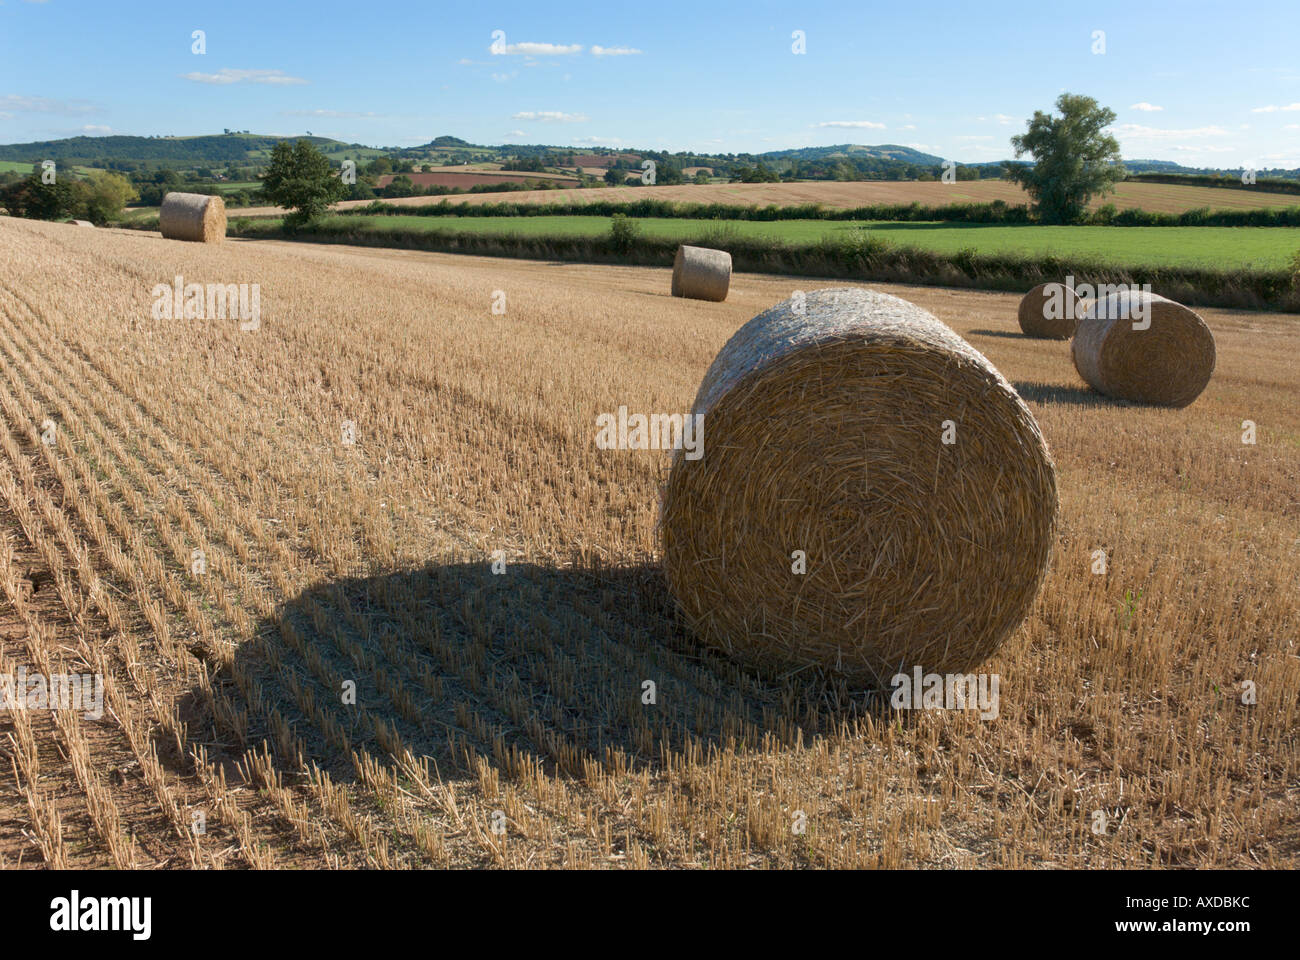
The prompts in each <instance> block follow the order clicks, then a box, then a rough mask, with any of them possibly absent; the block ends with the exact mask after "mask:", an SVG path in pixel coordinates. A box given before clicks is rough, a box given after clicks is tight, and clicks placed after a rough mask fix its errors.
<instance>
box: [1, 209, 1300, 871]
mask: <svg viewBox="0 0 1300 960" xmlns="http://www.w3.org/2000/svg"><path fill="white" fill-rule="evenodd" d="M629 192H631V191H629ZM512 199H513V197H512ZM177 274H181V275H183V276H184V278H185V281H186V282H198V283H209V282H211V283H223V284H227V283H235V284H238V283H250V284H251V283H257V284H260V288H261V324H260V328H259V329H257V330H255V331H241V330H240V329H239V323H238V321H237V320H235V319H227V320H201V321H200V320H186V321H178V320H170V321H169V320H155V319H153V317H152V316H151V307H152V303H153V297H152V294H151V291H152V289H153V287H154V285H155V284H158V283H167V284H170V283H171V281H172V279H173V278H174V277H175V276H176V275H177ZM826 285H831V284H823V283H818V282H816V281H813V280H801V279H794V278H780V277H770V276H755V275H738V276H736V277H735V278H733V285H732V293H731V295H730V296H729V298H728V300H727V302H726V303H723V304H710V303H703V302H693V301H683V300H675V299H672V298H670V297H669V296H668V295H667V292H668V271H667V270H662V269H652V268H630V267H628V268H622V267H595V266H585V265H570V264H550V263H536V262H523V261H514V260H493V259H488V258H474V257H455V256H448V255H438V254H428V253H421V252H408V251H392V250H374V249H356V248H347V247H337V246H331V247H320V246H313V245H307V244H301V245H298V244H281V243H272V242H241V241H229V242H227V243H225V244H222V245H220V246H215V247H205V246H201V245H197V244H184V243H177V242H169V241H164V240H162V239H161V238H159V237H157V236H156V235H151V234H145V233H135V232H130V231H111V230H94V231H89V230H76V229H73V228H71V227H65V226H62V225H55V224H39V223H34V222H29V221H16V220H11V219H0V286H2V288H3V289H0V409H2V410H3V411H4V416H5V421H6V426H7V429H6V430H5V431H3V432H2V433H0V445H2V446H3V450H0V530H2V531H3V533H2V534H0V537H2V538H3V539H2V540H0V595H2V596H3V600H4V603H3V615H2V616H0V674H14V673H15V672H16V671H17V670H18V669H19V668H20V667H22V666H26V667H27V668H28V670H29V671H30V672H40V673H44V674H46V675H48V674H51V673H101V674H102V675H103V676H104V678H105V684H106V696H105V707H106V709H105V712H104V715H103V718H102V719H100V720H91V719H86V718H84V717H82V716H81V715H80V714H78V713H69V712H56V713H49V712H35V711H32V712H29V711H14V712H10V713H8V714H0V754H2V755H0V863H3V865H5V866H15V865H22V866H34V865H39V864H50V865H59V866H62V865H68V866H96V867H113V866H117V867H130V866H137V867H191V866H199V867H232V868H239V867H294V866H299V867H302V866H313V867H323V866H333V867H364V866H376V867H388V866H392V867H419V866H506V867H543V866H561V865H568V866H597V867H613V866H625V867H644V866H653V867H695V866H714V867H749V866H771V867H781V866H826V867H850V866H851V867H863V866H881V867H892V866H915V867H974V866H980V867H993V866H1036V867H1037V866H1041V867H1083V866H1087V867H1103V866H1124V867H1149V866H1174V867H1208V866H1231V867H1284V866H1294V865H1295V863H1296V861H1297V851H1298V849H1300V814H1297V806H1296V801H1297V794H1298V793H1300V787H1298V786H1297V783H1298V780H1300V777H1298V776H1297V774H1298V772H1300V765H1298V764H1297V747H1298V745H1300V742H1298V735H1297V729H1296V724H1297V719H1300V647H1298V646H1297V636H1298V635H1300V630H1298V628H1300V592H1297V589H1296V585H1297V575H1298V574H1300V428H1298V427H1297V426H1296V425H1297V423H1298V422H1300V391H1298V390H1297V389H1296V387H1297V378H1298V376H1300V374H1297V372H1296V369H1295V364H1294V361H1293V359H1292V358H1293V357H1294V355H1295V354H1296V352H1297V351H1298V350H1300V328H1297V325H1296V322H1295V319H1294V318H1293V317H1287V316H1279V315H1268V314H1259V313H1246V312H1235V311H1224V310H1204V311H1202V313H1203V315H1204V316H1205V317H1206V319H1207V321H1208V322H1209V324H1210V326H1211V328H1212V329H1213V331H1214V333H1215V336H1216V338H1217V341H1218V349H1219V360H1218V370H1217V372H1216V374H1215V377H1214V379H1213V380H1212V381H1211V383H1210V386H1209V387H1208V389H1207V390H1206V392H1205V394H1204V395H1203V396H1202V397H1201V398H1200V399H1199V400H1198V401H1197V402H1196V403H1195V404H1194V405H1193V406H1191V407H1190V408H1187V409H1185V410H1182V411H1169V410H1156V409H1146V408H1136V407H1130V406H1125V405H1121V404H1116V403H1112V402H1110V401H1107V400H1105V399H1103V398H1099V397H1097V396H1096V395H1094V394H1092V393H1090V392H1089V391H1088V390H1087V389H1086V388H1085V387H1084V386H1083V385H1082V383H1081V382H1080V381H1079V380H1078V379H1077V377H1076V375H1075V373H1074V370H1073V367H1072V366H1071V364H1070V361H1069V357H1068V345H1066V344H1062V343H1053V342H1034V341H1028V340H1025V339H1023V338H1021V337H1020V336H1019V334H1018V329H1017V327H1016V323H1015V305H1016V302H1017V298H1016V297H1015V296H1013V295H1005V294H989V293H982V292H976V291H955V290H943V289H933V288H920V287H896V286H889V285H873V286H875V287H876V288H878V289H882V290H885V291H886V292H890V293H895V294H897V295H900V296H902V297H904V298H906V299H909V300H912V301H914V302H916V303H918V304H920V305H921V306H923V307H925V308H926V309H928V310H930V311H931V312H933V313H935V314H936V315H937V316H938V317H939V318H940V319H941V320H943V321H944V322H946V323H948V324H949V325H950V326H952V327H953V328H954V329H955V330H956V331H957V332H958V333H959V334H961V335H962V336H964V337H966V338H967V339H968V340H969V341H970V342H971V343H972V344H973V345H974V346H975V347H976V348H977V349H979V350H981V351H982V352H984V353H985V354H986V355H987V356H988V357H989V358H990V359H991V360H992V361H993V362H994V363H995V364H996V365H997V366H998V367H999V369H1001V370H1002V372H1003V373H1004V374H1005V375H1006V376H1007V377H1008V379H1010V380H1011V381H1012V382H1013V383H1015V384H1016V385H1017V388H1018V389H1019V390H1020V391H1021V394H1022V396H1024V397H1025V399H1026V400H1027V401H1028V403H1029V404H1030V406H1031V408H1032V409H1033V411H1034V413H1035V415H1036V416H1037V417H1038V419H1039V423H1040V425H1041V427H1042V430H1043V433H1044V435H1045V437H1046V439H1047V441H1048V443H1049V444H1050V446H1051V449H1052V452H1053V455H1054V456H1055V459H1056V463H1057V467H1058V471H1059V477H1058V482H1059V487H1060V491H1061V519H1060V525H1059V536H1058V542H1057V544H1056V549H1055V552H1054V557H1053V564H1052V570H1051V573H1050V574H1049V577H1048V579H1047V582H1046V585H1045V587H1044V589H1043V592H1042V594H1041V596H1040V597H1039V599H1038V601H1037V603H1036V605H1035V607H1034V609H1033V612H1032V614H1031V616H1030V618H1029V619H1028V621H1027V622H1026V623H1025V625H1024V626H1023V627H1022V628H1021V629H1020V630H1019V631H1018V632H1017V633H1016V634H1015V635H1014V636H1013V638H1012V639H1011V640H1010V641H1009V642H1008V643H1007V645H1006V646H1004V647H1003V648H1002V650H1001V651H1000V652H999V654H998V655H997V656H996V657H995V658H994V660H992V661H990V662H989V663H988V664H986V665H985V666H984V667H983V668H981V669H983V670H984V671H987V672H989V673H996V674H998V675H999V676H1000V678H1001V695H1000V711H999V716H998V717H997V719H996V720H990V721H982V720H980V719H979V718H978V717H977V716H975V715H972V714H970V713H965V712H959V711H937V712H925V713H921V712H915V713H911V714H900V713H891V712H890V711H888V710H887V709H886V708H885V707H884V706H883V705H882V704H881V702H880V701H879V700H870V701H868V700H866V699H865V698H863V697H862V696H861V695H859V694H857V693H856V692H855V691H845V690H842V689H839V688H837V687H836V686H834V685H833V684H831V685H826V684H822V683H820V682H818V681H817V680H816V679H815V678H809V677H806V676H801V677H800V678H799V679H797V680H786V681H778V680H770V679H763V678H760V677H756V676H753V675H750V674H747V673H745V672H743V671H740V670H738V669H737V668H735V667H734V666H733V665H732V664H730V663H729V662H727V661H726V660H725V659H723V658H721V657H718V656H715V655H712V654H709V653H707V652H703V651H700V650H698V649H696V648H695V647H694V646H693V645H692V643H691V641H690V638H689V636H687V635H685V634H684V633H683V631H682V630H681V628H680V627H679V626H678V624H677V623H676V621H675V618H674V615H673V610H672V603H671V600H670V598H669V597H668V596H667V594H666V591H665V587H664V584H663V580H662V576H661V573H660V571H659V568H658V565H657V563H658V555H657V545H656V533H655V521H656V513H657V504H658V497H659V491H660V487H661V485H662V483H663V481H664V479H665V476H666V467H667V463H668V455H667V454H664V453H660V452H654V451H618V450H601V449H598V448H597V446H596V444H595V442H594V441H595V433H596V429H595V424H596V417H597V415H598V414H600V413H604V412H612V411H615V410H617V409H618V407H619V406H620V405H626V406H627V407H628V408H629V409H630V410H634V411H635V410H643V411H663V412H673V411H681V412H685V411H687V410H689V407H690V404H691V401H692V399H693V397H694V393H695V388H696V386H697V385H698V383H699V380H700V377H701V376H702V374H703V373H704V371H705V369H706V368H707V366H708V364H709V362H710V361H711V359H712V358H713V356H714V354H715V353H716V351H717V350H718V348H719V347H720V346H721V345H722V344H723V343H724V342H725V341H726V339H727V338H728V337H729V336H730V335H731V333H733V332H734V331H735V329H736V328H738V327H739V326H740V325H741V324H742V323H743V322H744V321H745V320H747V319H749V318H750V317H751V316H753V315H754V314H756V313H758V312H759V311H760V310H762V309H765V308H766V307H768V306H770V305H772V304H774V303H776V302H778V301H780V300H783V299H785V298H787V297H788V296H790V295H791V293H792V291H793V290H795V289H813V288H815V287H817V286H826ZM498 292H504V294H505V312H504V313H503V314H500V313H494V312H493V310H492V306H493V304H494V303H500V300H501V298H500V296H499V294H498ZM1244 420H1250V421H1253V422H1254V423H1255V424H1256V429H1257V442H1256V443H1255V444H1253V445H1249V444H1243V442H1242V433H1243V426H1242V421H1244ZM345 421H346V422H349V423H351V424H352V425H353V431H354V432H353V435H354V438H355V443H344V442H343V440H344V436H345V430H346V427H345ZM51 422H52V424H53V426H54V429H53V430H50V429H49V423H51ZM707 436H708V434H707V424H706V431H705V449H706V450H707V449H708V446H707V445H708V441H707ZM47 441H48V442H47ZM706 455H707V454H706ZM196 550H197V551H200V552H201V553H200V554H199V556H201V558H202V560H203V563H202V564H201V565H200V567H197V568H196V565H195V558H196V554H195V552H194V551H196ZM1097 550H1105V551H1106V555H1107V569H1106V572H1105V573H1100V574H1099V573H1094V572H1093V571H1094V569H1095V567H1096V555H1095V551H1097ZM498 551H501V553H497V552H498ZM494 555H495V558H496V559H497V560H498V561H500V560H504V561H505V572H504V573H500V574H496V573H493V570H492V567H493V559H494ZM196 571H197V572H196ZM645 680H653V681H654V682H655V684H656V688H657V702H656V703H655V704H652V705H647V704H644V703H643V702H642V691H643V687H642V684H643V682H644V681H645ZM1245 681H1249V682H1250V683H1249V684H1247V685H1245V686H1243V684H1244V682H1245ZM1247 688H1251V689H1253V690H1254V691H1255V696H1254V700H1255V702H1254V703H1243V702H1242V701H1243V692H1244V690H1245V689H1247ZM352 690H354V691H355V696H354V697H352V696H350V695H349V693H350V691H352ZM349 701H354V702H349ZM1099 812H1100V819H1099ZM199 822H201V823H202V824H203V830H202V832H198V831H196V830H195V824H196V823H199ZM1098 824H1100V825H1101V826H1102V829H1100V830H1099V829H1098Z"/></svg>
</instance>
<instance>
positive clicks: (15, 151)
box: [0, 133, 382, 167]
mask: <svg viewBox="0 0 1300 960" xmlns="http://www.w3.org/2000/svg"><path fill="white" fill-rule="evenodd" d="M283 139H285V138H284V137H272V136H265V135H262V134H247V133H228V134H218V135H213V136H203V137H125V136H111V137H70V138H68V139H66V140H38V141H35V142H33V143H11V144H7V145H0V160H14V161H21V162H27V163H35V162H37V161H40V160H56V161H60V162H62V163H65V164H82V165H85V166H89V165H91V164H93V163H94V162H95V161H101V162H102V163H104V164H106V165H109V164H112V163H114V162H125V163H134V164H140V165H145V166H150V167H158V166H169V167H193V166H205V167H213V166H217V167H220V166H227V165H231V164H246V163H256V162H258V161H259V160H262V159H264V158H265V157H266V156H267V155H268V154H269V153H270V150H271V148H272V147H274V146H275V144H276V143H277V142H278V141H280V140H283ZM294 139H297V138H296V137H295V138H294ZM303 139H306V140H310V141H311V142H312V143H314V144H316V145H317V146H318V147H320V148H321V149H322V150H324V151H325V152H326V153H335V152H338V151H342V150H347V149H349V148H350V147H353V148H355V147H360V144H346V143H341V142H339V141H338V140H331V139H329V138H328V137H309V136H306V135H305V134H304V135H303ZM368 152H369V153H379V152H382V151H377V150H370V151H368Z"/></svg>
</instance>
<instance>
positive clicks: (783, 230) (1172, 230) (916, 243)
mask: <svg viewBox="0 0 1300 960" xmlns="http://www.w3.org/2000/svg"><path fill="white" fill-rule="evenodd" d="M337 220H346V221H348V222H349V224H350V225H352V226H354V228H355V229H356V230H358V231H359V232H360V231H364V232H385V231H400V232H423V231H446V232H450V233H459V232H476V233H485V234H502V233H516V234H522V235H526V236H554V237H580V236H588V237H591V236H600V235H602V234H605V233H607V232H608V231H609V225H610V218H609V217H578V216H575V217H563V216H560V217H422V216H348V217H339V218H337ZM258 222H259V223H265V224H266V225H267V229H275V228H278V226H279V223H280V221H279V220H262V221H258ZM336 222H337V221H336ZM635 223H636V224H637V226H638V227H639V229H640V232H641V234H642V235H644V236H646V237H661V238H665V239H675V240H698V239H707V238H709V237H711V236H712V237H715V238H716V237H717V235H718V234H719V233H721V234H722V235H723V236H726V235H731V236H735V237H737V238H759V237H762V238H769V239H777V240H784V241H786V242H788V243H795V244H802V243H814V242H816V241H817V240H820V239H821V238H822V237H826V236H832V237H834V236H842V235H844V234H845V233H846V232H849V231H853V230H862V229H865V230H866V231H868V233H869V234H870V235H872V236H877V237H883V238H885V239H887V240H889V241H890V242H892V243H896V244H899V245H902V246H911V247H920V248H923V249H928V250H934V251H936V252H939V253H949V254H951V253H957V252H959V251H961V250H966V249H972V250H976V251H978V252H979V253H984V254H993V253H1020V254H1030V255H1038V256H1042V255H1049V254H1055V255H1060V256H1069V257H1075V258H1078V257H1085V258H1088V259H1095V260H1098V261H1104V262H1113V263H1122V264H1125V265H1144V264H1146V265H1153V266H1182V267H1193V266H1204V267H1218V268H1223V267H1254V268H1255V269H1265V270H1269V269H1272V270H1276V269H1280V268H1282V267H1285V266H1286V265H1287V264H1288V263H1289V262H1290V260H1291V258H1292V257H1293V256H1295V254H1296V252H1297V251H1298V250H1300V228H1292V227H1040V226H1001V225H993V224H974V223H972V224H963V223H939V222H933V223H932V222H926V223H907V222H871V223H863V224H854V223H844V222H828V221H821V220H784V221H775V222H762V221H725V222H721V221H711V220H678V219H639V220H636V221H635Z"/></svg>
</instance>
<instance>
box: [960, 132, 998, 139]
mask: <svg viewBox="0 0 1300 960" xmlns="http://www.w3.org/2000/svg"><path fill="white" fill-rule="evenodd" d="M953 139H954V140H992V139H993V137H991V136H989V135H987V134H973V133H972V134H965V135H963V136H960V137H953Z"/></svg>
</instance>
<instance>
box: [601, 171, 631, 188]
mask: <svg viewBox="0 0 1300 960" xmlns="http://www.w3.org/2000/svg"><path fill="white" fill-rule="evenodd" d="M626 179H627V171H626V170H620V169H618V168H617V167H610V168H609V169H608V170H606V171H605V182H606V183H607V184H609V185H610V186H611V187H618V186H621V185H622V184H623V181H624V180H626Z"/></svg>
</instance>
